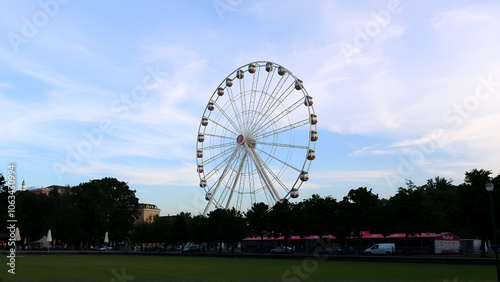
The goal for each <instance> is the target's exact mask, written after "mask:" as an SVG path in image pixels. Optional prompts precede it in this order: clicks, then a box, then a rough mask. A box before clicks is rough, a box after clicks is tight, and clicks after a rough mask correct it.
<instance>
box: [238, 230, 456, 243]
mask: <svg viewBox="0 0 500 282" xmlns="http://www.w3.org/2000/svg"><path fill="white" fill-rule="evenodd" d="M361 234H362V235H361V239H362V240H363V239H364V240H368V239H404V238H406V233H394V234H390V235H387V236H384V235H382V234H370V232H368V231H364V232H361ZM322 238H323V239H330V240H334V239H337V238H336V237H335V236H333V235H325V236H323V237H322ZM408 238H411V239H417V238H434V239H437V240H460V238H459V237H458V236H455V235H453V234H451V233H449V232H442V233H430V232H426V233H420V234H416V235H409V236H408ZM317 239H319V236H317V235H313V236H305V237H301V236H290V238H289V239H288V240H290V241H307V240H317ZM345 239H357V237H355V236H351V237H346V238H345ZM243 240H244V241H260V240H261V238H260V237H250V238H245V239H243ZM266 240H273V241H280V240H284V237H283V236H280V237H278V238H273V237H264V241H266Z"/></svg>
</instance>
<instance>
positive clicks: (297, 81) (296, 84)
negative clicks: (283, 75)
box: [295, 79, 304, 90]
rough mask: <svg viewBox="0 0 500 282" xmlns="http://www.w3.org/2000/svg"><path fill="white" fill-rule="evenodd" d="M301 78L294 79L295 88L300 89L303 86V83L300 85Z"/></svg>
mask: <svg viewBox="0 0 500 282" xmlns="http://www.w3.org/2000/svg"><path fill="white" fill-rule="evenodd" d="M302 83H303V82H302V80H300V79H298V80H296V81H295V89H297V90H301V89H302V88H304V85H302Z"/></svg>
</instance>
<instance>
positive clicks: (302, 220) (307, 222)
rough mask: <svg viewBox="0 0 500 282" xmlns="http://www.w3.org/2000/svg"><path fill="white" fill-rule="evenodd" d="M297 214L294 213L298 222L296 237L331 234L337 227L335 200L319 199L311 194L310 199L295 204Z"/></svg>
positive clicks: (337, 205)
mask: <svg viewBox="0 0 500 282" xmlns="http://www.w3.org/2000/svg"><path fill="white" fill-rule="evenodd" d="M296 206H297V207H299V208H298V209H297V212H296V213H295V214H296V215H297V217H298V219H299V220H297V222H298V226H296V228H294V229H296V230H298V234H297V235H301V236H310V235H318V236H323V235H328V234H333V232H334V230H335V228H336V226H337V224H336V223H337V217H338V209H339V204H338V202H337V200H336V199H334V198H332V197H330V196H328V197H325V198H322V197H320V196H319V195H318V194H313V195H312V196H311V198H309V199H305V200H303V201H301V202H300V203H298V204H296Z"/></svg>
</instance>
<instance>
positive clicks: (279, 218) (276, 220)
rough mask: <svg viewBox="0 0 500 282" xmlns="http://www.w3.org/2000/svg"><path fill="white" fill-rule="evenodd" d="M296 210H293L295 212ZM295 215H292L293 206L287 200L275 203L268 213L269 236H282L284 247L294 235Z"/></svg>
mask: <svg viewBox="0 0 500 282" xmlns="http://www.w3.org/2000/svg"><path fill="white" fill-rule="evenodd" d="M296 211H297V209H295V212H296ZM296 218H297V216H296V214H295V213H294V205H293V204H292V203H290V202H289V201H288V200H287V199H284V200H282V201H279V202H277V203H276V204H275V205H274V206H273V208H272V209H271V211H270V212H269V225H270V226H271V234H272V236H273V237H275V238H277V237H279V236H283V238H284V240H285V246H288V241H287V240H288V239H289V238H290V236H292V235H293V233H294V227H296Z"/></svg>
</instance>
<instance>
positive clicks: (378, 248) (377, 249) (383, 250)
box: [364, 243, 396, 256]
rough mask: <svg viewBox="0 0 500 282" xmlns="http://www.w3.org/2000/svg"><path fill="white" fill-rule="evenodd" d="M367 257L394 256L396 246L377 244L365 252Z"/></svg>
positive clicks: (392, 244)
mask: <svg viewBox="0 0 500 282" xmlns="http://www.w3.org/2000/svg"><path fill="white" fill-rule="evenodd" d="M364 253H365V254H367V255H388V256H390V255H393V254H395V253H396V244H394V243H382V244H375V245H373V246H371V247H370V248H368V249H366V250H365V251H364Z"/></svg>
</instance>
